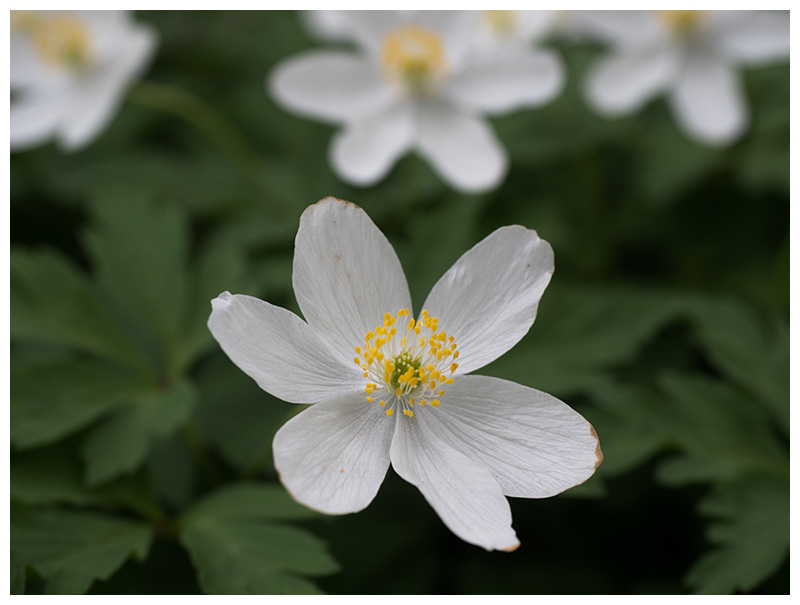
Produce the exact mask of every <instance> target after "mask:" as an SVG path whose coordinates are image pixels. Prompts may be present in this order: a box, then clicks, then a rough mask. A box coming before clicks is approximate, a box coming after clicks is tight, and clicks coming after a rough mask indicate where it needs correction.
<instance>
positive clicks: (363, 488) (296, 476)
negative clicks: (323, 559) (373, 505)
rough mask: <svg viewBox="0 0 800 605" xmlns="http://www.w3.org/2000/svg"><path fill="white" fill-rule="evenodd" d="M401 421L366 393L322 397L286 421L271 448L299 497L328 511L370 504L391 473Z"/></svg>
mask: <svg viewBox="0 0 800 605" xmlns="http://www.w3.org/2000/svg"><path fill="white" fill-rule="evenodd" d="M395 422H396V419H394V418H389V417H388V416H387V415H386V413H385V412H384V410H383V408H382V407H380V406H379V405H377V404H376V403H368V402H367V401H366V399H365V396H364V393H363V391H362V392H359V393H355V392H354V393H348V394H346V395H339V396H337V397H335V398H332V399H327V400H325V401H321V402H319V403H317V404H315V405H312V406H311V407H310V408H308V409H306V410H303V411H302V412H300V413H299V414H298V415H297V416H295V417H294V418H292V419H291V420H289V422H287V423H286V424H284V425H283V426H282V427H281V428H280V430H279V431H278V432H277V434H276V435H275V440H274V441H273V444H272V449H273V453H274V457H275V468H276V469H277V470H278V473H279V474H280V479H281V482H282V483H283V485H284V486H285V487H286V489H287V490H288V491H289V493H290V494H291V495H292V497H294V499H295V500H297V501H298V502H301V503H302V504H305V505H306V506H308V507H310V508H313V509H314V510H318V511H320V512H323V513H327V514H329V515H341V514H346V513H354V512H357V511H360V510H362V509H363V508H365V507H366V506H367V505H368V504H369V503H370V502H372V499H373V498H374V497H375V494H376V493H378V488H379V487H380V485H381V483H382V482H383V479H384V477H385V476H386V471H387V469H388V468H389V448H390V445H391V442H392V434H393V433H394V427H395Z"/></svg>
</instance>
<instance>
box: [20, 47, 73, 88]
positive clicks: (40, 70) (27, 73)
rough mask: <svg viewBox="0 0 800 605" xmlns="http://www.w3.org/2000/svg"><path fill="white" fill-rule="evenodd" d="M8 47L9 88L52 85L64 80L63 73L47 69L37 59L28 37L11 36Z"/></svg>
mask: <svg viewBox="0 0 800 605" xmlns="http://www.w3.org/2000/svg"><path fill="white" fill-rule="evenodd" d="M10 46H11V55H10V57H9V80H10V83H11V88H22V87H26V86H40V85H48V84H49V85H52V84H53V82H54V81H57V80H63V79H64V75H63V72H61V71H58V70H54V69H51V68H48V67H47V65H46V64H45V63H43V62H42V61H41V59H39V57H38V56H37V54H36V51H35V50H34V48H33V45H32V44H31V41H30V38H29V37H28V36H25V35H22V34H13V35H12V36H11V40H10Z"/></svg>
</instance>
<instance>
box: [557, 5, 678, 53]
mask: <svg viewBox="0 0 800 605" xmlns="http://www.w3.org/2000/svg"><path fill="white" fill-rule="evenodd" d="M569 13H570V21H571V29H572V31H574V32H576V33H580V34H582V35H583V36H586V37H588V38H594V39H597V40H601V41H605V42H609V43H611V44H613V45H614V46H616V47H620V48H626V47H632V48H633V47H637V48H645V47H647V46H651V45H654V44H658V43H659V41H663V40H665V39H667V38H668V37H669V35H670V32H669V27H668V25H667V23H666V21H665V20H664V19H660V18H659V16H658V14H657V11H653V10H595V11H569Z"/></svg>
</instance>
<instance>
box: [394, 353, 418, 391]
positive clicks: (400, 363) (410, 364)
mask: <svg viewBox="0 0 800 605" xmlns="http://www.w3.org/2000/svg"><path fill="white" fill-rule="evenodd" d="M392 363H393V364H394V372H392V377H391V378H390V379H389V384H390V385H391V386H392V388H394V389H398V388H400V387H401V386H404V385H403V382H401V381H400V377H401V376H408V369H409V368H413V372H414V373H413V377H414V378H416V379H417V380H419V366H420V365H422V358H421V357H417V358H416V359H412V358H411V355H410V353H409V352H408V351H403V352H402V353H400V354H399V355H398V356H397V357H395V358H394V359H393V360H392ZM404 382H406V383H407V382H408V381H407V380H406V381H404Z"/></svg>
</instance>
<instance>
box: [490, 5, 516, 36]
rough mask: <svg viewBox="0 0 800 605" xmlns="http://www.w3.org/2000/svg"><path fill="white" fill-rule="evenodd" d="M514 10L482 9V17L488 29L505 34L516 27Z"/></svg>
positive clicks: (498, 33) (501, 34)
mask: <svg viewBox="0 0 800 605" xmlns="http://www.w3.org/2000/svg"><path fill="white" fill-rule="evenodd" d="M515 13H516V11H508V10H505V11H483V18H484V19H485V21H486V23H487V24H488V25H489V29H491V30H492V32H493V33H494V34H496V35H499V36H507V35H508V34H510V33H511V32H512V31H514V28H515V27H516V24H517V23H516V15H515Z"/></svg>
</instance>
